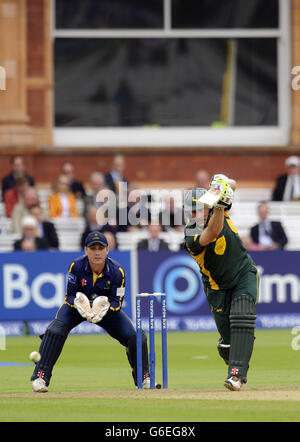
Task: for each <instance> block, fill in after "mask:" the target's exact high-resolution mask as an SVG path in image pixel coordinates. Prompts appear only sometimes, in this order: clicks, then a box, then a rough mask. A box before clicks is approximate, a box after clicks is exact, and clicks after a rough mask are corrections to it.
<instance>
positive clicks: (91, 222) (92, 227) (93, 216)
mask: <svg viewBox="0 0 300 442" xmlns="http://www.w3.org/2000/svg"><path fill="white" fill-rule="evenodd" d="M97 213H98V207H96V206H91V207H89V209H88V211H87V216H86V226H85V230H84V231H83V233H82V235H81V240H80V245H81V248H82V249H83V248H84V245H85V238H86V237H87V236H88V234H89V233H91V232H95V231H98V232H101V233H103V231H104V230H105V231H110V232H112V233H114V232H115V227H113V226H110V225H109V224H107V223H103V224H101V220H99V217H98V219H97Z"/></svg>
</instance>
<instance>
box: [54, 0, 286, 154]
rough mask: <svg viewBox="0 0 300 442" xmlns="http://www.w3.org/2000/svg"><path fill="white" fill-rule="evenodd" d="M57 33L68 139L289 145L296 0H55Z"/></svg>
mask: <svg viewBox="0 0 300 442" xmlns="http://www.w3.org/2000/svg"><path fill="white" fill-rule="evenodd" d="M53 32H54V38H55V41H54V48H55V49H54V57H55V125H56V130H55V140H56V144H57V145H68V144H69V145H73V146H74V145H100V146H101V145H104V146H111V145H118V146H122V145H124V146H125V145H127V146H143V145H144V146H145V145H152V146H154V147H155V146H164V145H169V146H172V145H174V146H199V145H201V144H202V145H211V146H213V145H220V144H221V145H229V146H232V145H239V146H241V145H256V144H257V145H262V144H271V145H283V144H287V143H288V139H289V124H290V121H289V120H290V118H289V93H290V91H289V81H288V78H289V71H290V64H289V50H290V49H289V37H288V36H289V1H286V0H224V1H222V2H221V3H220V2H219V1H218V0H203V1H201V2H199V1H197V0H189V7H188V8H187V7H186V1H183V0H143V1H141V0H88V1H85V2H82V1H79V0H76V1H73V2H69V1H67V0H56V10H55V27H54V31H53ZM87 131H88V133H89V136H88V137H87Z"/></svg>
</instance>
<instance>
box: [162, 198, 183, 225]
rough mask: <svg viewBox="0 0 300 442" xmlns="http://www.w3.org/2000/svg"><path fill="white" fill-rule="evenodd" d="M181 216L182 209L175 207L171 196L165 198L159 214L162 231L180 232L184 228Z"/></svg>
mask: <svg viewBox="0 0 300 442" xmlns="http://www.w3.org/2000/svg"><path fill="white" fill-rule="evenodd" d="M183 216H184V213H183V209H182V208H181V207H176V205H175V200H174V198H173V197H172V196H167V197H166V198H165V207H164V209H163V210H162V211H161V212H160V214H159V221H160V224H162V226H163V230H164V231H165V232H168V231H170V230H171V231H172V230H175V231H178V232H181V231H182V230H183V227H184V226H183V224H184V218H183Z"/></svg>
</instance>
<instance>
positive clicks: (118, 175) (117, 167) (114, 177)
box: [105, 155, 128, 200]
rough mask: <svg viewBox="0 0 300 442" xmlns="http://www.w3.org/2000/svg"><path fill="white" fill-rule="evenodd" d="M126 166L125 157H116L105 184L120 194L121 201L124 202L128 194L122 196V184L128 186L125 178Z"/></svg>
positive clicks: (106, 176)
mask: <svg viewBox="0 0 300 442" xmlns="http://www.w3.org/2000/svg"><path fill="white" fill-rule="evenodd" d="M125 166H126V162H125V158H124V156H123V155H115V156H114V158H113V162H112V169H111V171H110V172H109V173H107V174H106V175H105V182H106V185H107V187H108V188H109V189H110V190H112V191H113V192H115V193H116V194H118V195H119V197H120V199H121V200H123V198H126V196H127V193H126V194H124V195H123V194H122V195H120V183H121V182H126V183H127V184H128V181H127V180H126V178H125V177H124V171H125ZM124 191H125V189H124Z"/></svg>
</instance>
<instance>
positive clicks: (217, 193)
mask: <svg viewBox="0 0 300 442" xmlns="http://www.w3.org/2000/svg"><path fill="white" fill-rule="evenodd" d="M222 192H223V186H222V184H221V183H218V184H217V186H214V187H213V188H211V189H209V190H208V191H207V192H205V194H204V195H202V196H201V198H199V200H198V201H199V203H201V204H204V205H205V206H206V207H209V208H210V209H211V208H212V207H214V206H215V204H217V202H218V201H219V199H220V198H221V196H222Z"/></svg>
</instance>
